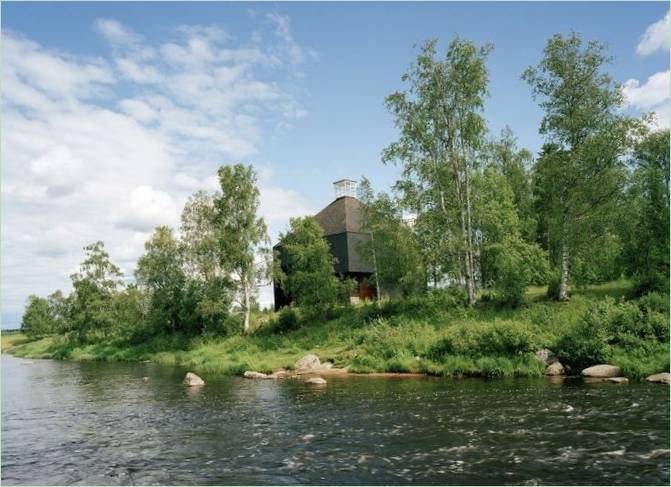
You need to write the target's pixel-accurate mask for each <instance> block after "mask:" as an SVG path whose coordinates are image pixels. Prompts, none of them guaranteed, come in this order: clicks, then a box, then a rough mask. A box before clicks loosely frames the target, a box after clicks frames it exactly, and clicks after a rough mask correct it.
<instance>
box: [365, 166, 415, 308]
mask: <svg viewBox="0 0 671 487" xmlns="http://www.w3.org/2000/svg"><path fill="white" fill-rule="evenodd" d="M359 199H360V200H361V203H362V204H361V220H362V229H363V231H365V232H368V233H369V234H370V235H371V237H370V239H368V240H364V241H363V242H362V243H361V245H360V246H359V248H357V249H356V250H357V252H359V253H360V254H361V256H362V257H363V259H364V260H365V261H367V262H369V263H370V264H371V267H373V268H374V272H375V274H374V275H373V279H374V280H376V281H377V284H378V285H379V287H380V290H381V291H380V292H381V293H384V294H386V295H389V296H392V297H398V296H403V297H408V296H411V295H416V294H419V293H421V292H422V291H424V290H425V288H426V271H425V268H424V264H423V262H422V254H421V248H420V245H419V242H418V239H417V236H416V235H415V233H414V232H413V231H412V229H411V227H410V226H409V225H408V224H407V223H405V222H404V221H403V212H402V208H401V206H400V204H399V202H398V201H396V200H394V199H392V198H390V197H389V196H388V195H387V194H384V193H379V194H378V195H377V197H374V196H373V191H372V189H371V187H370V183H369V181H368V180H367V179H365V178H364V179H363V180H362V181H361V183H360V185H359Z"/></svg>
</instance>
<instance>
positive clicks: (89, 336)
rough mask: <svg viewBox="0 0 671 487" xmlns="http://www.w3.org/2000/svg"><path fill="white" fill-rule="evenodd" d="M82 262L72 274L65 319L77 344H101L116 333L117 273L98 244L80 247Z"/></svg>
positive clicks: (118, 273)
mask: <svg viewBox="0 0 671 487" xmlns="http://www.w3.org/2000/svg"><path fill="white" fill-rule="evenodd" d="M84 251H85V252H86V259H84V261H83V262H82V263H81V265H80V270H79V272H77V273H75V274H72V275H71V276H70V277H71V279H72V287H73V292H72V294H71V296H70V300H69V301H70V303H69V307H68V308H69V310H68V315H69V316H68V319H69V321H70V325H71V330H72V332H73V333H74V335H75V336H76V337H77V338H78V339H79V340H81V341H104V340H107V339H111V338H113V337H114V336H115V334H116V332H117V331H118V326H119V324H118V323H117V322H116V320H115V316H114V310H113V301H114V296H115V294H116V293H117V292H118V291H119V289H120V288H121V287H122V280H121V277H122V275H123V274H122V273H121V270H120V269H119V268H118V267H117V266H116V265H114V264H113V263H112V262H111V261H110V258H109V254H108V253H107V252H106V251H105V248H104V245H103V243H102V242H100V241H98V242H95V243H93V244H91V245H87V246H86V247H84Z"/></svg>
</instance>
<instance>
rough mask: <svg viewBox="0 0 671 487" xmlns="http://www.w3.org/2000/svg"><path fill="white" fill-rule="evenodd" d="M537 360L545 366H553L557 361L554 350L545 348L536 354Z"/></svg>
mask: <svg viewBox="0 0 671 487" xmlns="http://www.w3.org/2000/svg"><path fill="white" fill-rule="evenodd" d="M536 358H537V359H538V360H540V361H541V362H543V363H544V364H545V365H551V364H553V363H554V362H556V361H557V358H556V357H555V354H554V353H552V350H550V349H548V348H544V349H542V350H539V351H538V352H536Z"/></svg>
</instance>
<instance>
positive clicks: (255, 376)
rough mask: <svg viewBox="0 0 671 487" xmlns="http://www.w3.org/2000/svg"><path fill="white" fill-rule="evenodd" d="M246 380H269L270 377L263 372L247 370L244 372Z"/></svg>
mask: <svg viewBox="0 0 671 487" xmlns="http://www.w3.org/2000/svg"><path fill="white" fill-rule="evenodd" d="M245 378H246V379H269V378H270V377H269V376H268V375H266V374H264V373H263V372H255V371H253V370H248V371H246V372H245Z"/></svg>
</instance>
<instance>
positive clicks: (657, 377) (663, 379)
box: [645, 372, 669, 384]
mask: <svg viewBox="0 0 671 487" xmlns="http://www.w3.org/2000/svg"><path fill="white" fill-rule="evenodd" d="M645 380H647V381H648V382H659V383H660V384H668V383H669V373H668V372H660V373H659V374H652V375H650V376H648V377H646V378H645Z"/></svg>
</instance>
